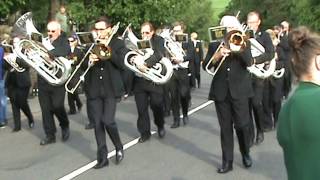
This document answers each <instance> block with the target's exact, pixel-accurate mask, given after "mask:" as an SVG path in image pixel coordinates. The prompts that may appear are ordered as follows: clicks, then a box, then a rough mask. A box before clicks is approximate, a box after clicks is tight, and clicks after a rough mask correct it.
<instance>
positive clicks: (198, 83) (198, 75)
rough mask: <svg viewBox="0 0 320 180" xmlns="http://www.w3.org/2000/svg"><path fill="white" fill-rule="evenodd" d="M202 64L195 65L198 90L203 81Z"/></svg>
mask: <svg viewBox="0 0 320 180" xmlns="http://www.w3.org/2000/svg"><path fill="white" fill-rule="evenodd" d="M200 66H201V65H200V62H198V63H197V62H196V63H195V71H194V72H195V78H196V80H197V85H198V88H200V82H201V79H200Z"/></svg>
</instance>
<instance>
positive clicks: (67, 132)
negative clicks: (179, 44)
mask: <svg viewBox="0 0 320 180" xmlns="http://www.w3.org/2000/svg"><path fill="white" fill-rule="evenodd" d="M61 130H62V131H61V134H62V138H61V139H62V141H64V142H65V141H67V140H68V139H69V137H70V130H69V128H63V129H61Z"/></svg>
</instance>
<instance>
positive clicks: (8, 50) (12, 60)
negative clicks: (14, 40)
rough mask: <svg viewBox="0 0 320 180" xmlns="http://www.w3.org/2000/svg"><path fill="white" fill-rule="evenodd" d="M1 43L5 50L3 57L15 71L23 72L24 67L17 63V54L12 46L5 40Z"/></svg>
mask: <svg viewBox="0 0 320 180" xmlns="http://www.w3.org/2000/svg"><path fill="white" fill-rule="evenodd" d="M1 45H2V46H3V48H4V51H5V55H4V57H3V59H4V60H5V61H7V63H9V64H10V65H11V66H12V68H13V69H14V70H16V71H17V72H24V71H25V70H26V69H25V68H22V67H20V66H19V64H17V63H16V58H17V55H16V54H15V53H14V51H13V46H12V45H10V44H8V43H7V42H6V41H5V40H4V41H2V42H1Z"/></svg>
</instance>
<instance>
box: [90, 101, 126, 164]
mask: <svg viewBox="0 0 320 180" xmlns="http://www.w3.org/2000/svg"><path fill="white" fill-rule="evenodd" d="M116 103H117V102H116V98H114V97H99V98H95V99H88V105H89V109H90V111H91V113H92V114H91V115H92V118H93V119H94V121H95V128H94V134H95V137H96V142H97V157H98V159H99V158H101V157H103V156H107V154H108V148H107V143H106V131H107V133H108V134H109V137H110V139H111V141H112V143H113V144H114V146H115V148H116V150H120V149H123V146H122V142H121V140H120V135H119V131H118V127H117V124H116V122H115V112H116V105H117V104H116Z"/></svg>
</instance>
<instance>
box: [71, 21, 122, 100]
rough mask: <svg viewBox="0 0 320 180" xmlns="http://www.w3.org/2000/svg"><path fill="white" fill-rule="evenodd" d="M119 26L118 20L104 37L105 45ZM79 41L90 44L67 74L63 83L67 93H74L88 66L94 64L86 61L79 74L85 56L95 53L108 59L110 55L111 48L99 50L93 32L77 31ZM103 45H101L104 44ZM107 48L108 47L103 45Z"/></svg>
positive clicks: (97, 40) (88, 68)
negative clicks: (83, 68)
mask: <svg viewBox="0 0 320 180" xmlns="http://www.w3.org/2000/svg"><path fill="white" fill-rule="evenodd" d="M119 26H120V22H118V23H117V24H116V25H115V26H113V27H112V30H111V32H110V35H109V36H108V39H106V43H105V45H108V44H109V43H110V41H111V39H112V37H113V36H114V35H115V34H116V33H117V31H118V29H119ZM77 35H78V37H79V40H80V43H81V44H82V45H85V44H91V45H90V46H89V49H88V50H87V52H86V54H85V55H84V56H83V58H82V59H81V61H80V62H79V63H78V64H77V66H76V68H75V70H74V71H73V72H72V74H71V75H70V76H69V78H68V80H67V81H66V83H65V89H66V91H67V92H69V93H72V94H73V93H74V91H75V90H76V89H77V88H78V87H79V86H80V84H81V82H83V81H84V78H85V75H86V74H87V73H88V71H89V70H90V68H91V67H92V66H93V65H94V63H93V62H92V61H90V60H89V61H88V67H87V68H86V69H85V71H84V72H83V73H82V74H81V75H80V74H79V73H81V71H80V69H81V66H82V64H83V62H84V61H85V60H86V58H87V56H88V55H89V54H96V55H97V56H98V57H99V58H100V59H108V58H110V57H111V50H110V49H105V50H106V51H100V50H99V48H98V47H99V46H101V44H99V43H100V42H99V41H100V40H99V39H97V38H95V37H94V34H92V33H88V32H87V33H83V32H80V33H77ZM105 45H103V46H105ZM104 48H108V47H104Z"/></svg>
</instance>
